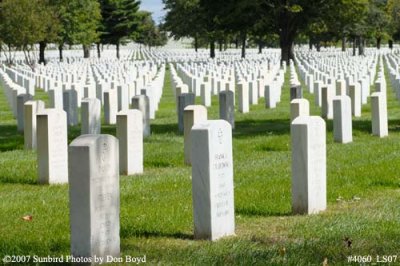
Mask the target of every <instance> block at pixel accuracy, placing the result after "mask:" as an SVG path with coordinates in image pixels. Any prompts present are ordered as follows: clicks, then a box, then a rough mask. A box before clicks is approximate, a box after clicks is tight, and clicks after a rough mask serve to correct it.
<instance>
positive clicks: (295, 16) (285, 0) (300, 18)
mask: <svg viewBox="0 0 400 266" xmlns="http://www.w3.org/2000/svg"><path fill="white" fill-rule="evenodd" d="M335 1H336V0H265V1H264V5H263V6H264V10H265V12H266V13H267V15H266V16H267V17H268V18H269V23H270V25H271V26H272V29H273V32H274V33H276V34H279V44H280V48H281V60H282V61H285V62H286V63H287V64H288V63H289V60H290V59H293V58H294V53H293V47H294V40H295V39H296V36H297V35H298V34H299V33H301V32H305V31H306V30H307V28H308V27H309V26H310V25H311V24H312V23H313V22H315V21H319V20H320V18H323V17H324V16H326V15H327V14H328V13H329V12H332V10H333V9H331V8H332V6H333V3H334V2H335Z"/></svg>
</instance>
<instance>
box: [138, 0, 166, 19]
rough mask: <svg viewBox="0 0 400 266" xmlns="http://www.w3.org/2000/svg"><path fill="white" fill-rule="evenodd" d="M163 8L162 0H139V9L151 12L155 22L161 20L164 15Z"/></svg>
mask: <svg viewBox="0 0 400 266" xmlns="http://www.w3.org/2000/svg"><path fill="white" fill-rule="evenodd" d="M163 8H164V5H163V4H162V0H141V4H140V9H141V10H147V11H150V12H152V13H153V19H154V21H155V22H156V23H159V22H161V20H162V17H163V16H164V15H165V11H164V10H163Z"/></svg>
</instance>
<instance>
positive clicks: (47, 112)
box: [36, 109, 68, 184]
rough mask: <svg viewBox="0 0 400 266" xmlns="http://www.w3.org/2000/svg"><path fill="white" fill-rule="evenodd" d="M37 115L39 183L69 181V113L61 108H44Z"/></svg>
mask: <svg viewBox="0 0 400 266" xmlns="http://www.w3.org/2000/svg"><path fill="white" fill-rule="evenodd" d="M36 117H37V161H38V179H39V183H40V184H57V183H67V182H68V138H67V114H66V113H65V111H63V110H61V109H44V110H42V111H41V112H40V113H38V114H37V116H36Z"/></svg>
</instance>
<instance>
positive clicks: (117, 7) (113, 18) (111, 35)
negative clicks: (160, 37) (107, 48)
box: [100, 0, 140, 59]
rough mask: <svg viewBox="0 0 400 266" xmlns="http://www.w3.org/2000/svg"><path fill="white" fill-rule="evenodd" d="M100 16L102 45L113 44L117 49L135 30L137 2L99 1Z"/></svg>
mask: <svg viewBox="0 0 400 266" xmlns="http://www.w3.org/2000/svg"><path fill="white" fill-rule="evenodd" d="M100 4H101V14H102V17H103V20H102V24H103V30H104V32H103V33H102V34H101V42H102V43H103V44H113V45H116V47H117V58H118V59H119V57H120V55H119V48H120V45H121V43H123V42H124V41H125V40H126V39H128V38H129V37H130V36H131V35H132V34H133V33H134V32H135V31H136V30H137V26H138V23H137V12H138V10H139V4H140V1H138V0H101V2H100Z"/></svg>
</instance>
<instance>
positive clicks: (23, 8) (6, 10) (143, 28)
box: [0, 0, 167, 66]
mask: <svg viewBox="0 0 400 266" xmlns="http://www.w3.org/2000/svg"><path fill="white" fill-rule="evenodd" d="M139 6H140V1H139V0H1V2H0V49H1V50H2V51H3V53H4V55H5V57H6V61H7V62H8V63H12V62H13V60H14V59H13V56H14V53H12V51H15V50H21V51H23V52H24V55H25V59H26V62H27V63H28V64H29V65H31V66H33V65H34V64H35V63H36V62H37V61H39V63H45V50H46V47H47V45H48V44H50V43H53V44H56V45H57V46H58V50H59V57H60V60H63V49H64V47H65V46H66V45H68V46H72V45H82V48H83V55H84V57H85V58H88V57H89V56H90V47H91V46H92V45H93V44H96V46H97V56H98V57H100V56H101V46H102V45H115V46H116V48H117V49H116V56H117V58H119V57H120V53H119V48H120V45H121V44H124V43H126V42H128V41H135V42H137V43H139V44H143V45H145V46H148V47H152V46H162V45H164V44H165V43H166V42H167V36H166V34H165V32H163V31H161V29H160V27H159V26H158V25H156V23H155V22H154V20H153V19H152V17H151V13H150V12H147V11H140V10H139ZM35 45H39V58H38V60H37V58H34V55H33V53H32V52H33V51H34V50H35Z"/></svg>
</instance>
